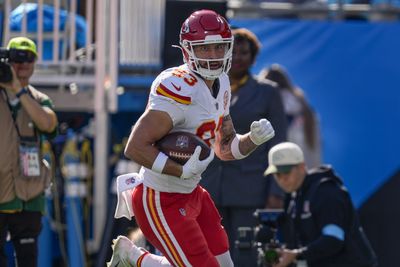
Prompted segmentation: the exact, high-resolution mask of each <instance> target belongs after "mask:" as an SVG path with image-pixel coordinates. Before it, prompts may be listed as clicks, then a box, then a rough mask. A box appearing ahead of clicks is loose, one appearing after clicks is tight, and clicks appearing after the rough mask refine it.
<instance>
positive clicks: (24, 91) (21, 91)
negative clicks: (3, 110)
mask: <svg viewBox="0 0 400 267" xmlns="http://www.w3.org/2000/svg"><path fill="white" fill-rule="evenodd" d="M27 93H28V90H26V88H25V87H24V88H22V89H21V90H20V91H19V92H18V93H16V94H15V96H16V97H17V98H20V97H21V96H22V95H24V94H27Z"/></svg>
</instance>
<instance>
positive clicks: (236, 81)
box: [201, 28, 287, 266]
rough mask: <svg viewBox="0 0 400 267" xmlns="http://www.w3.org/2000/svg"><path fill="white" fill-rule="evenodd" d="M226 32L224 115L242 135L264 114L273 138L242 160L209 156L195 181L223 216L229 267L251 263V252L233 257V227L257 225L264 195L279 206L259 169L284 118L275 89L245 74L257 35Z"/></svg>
mask: <svg viewBox="0 0 400 267" xmlns="http://www.w3.org/2000/svg"><path fill="white" fill-rule="evenodd" d="M232 33H233V35H234V38H235V39H234V40H235V41H234V46H233V59H232V68H231V70H230V72H229V79H230V82H231V90H232V98H231V106H230V115H231V117H232V121H233V123H234V125H235V129H236V132H237V133H238V134H245V133H246V132H247V131H248V129H249V127H250V124H251V123H252V122H253V121H257V120H259V119H261V118H267V119H268V120H269V121H270V122H271V124H272V125H273V127H274V129H275V137H274V138H272V139H271V141H269V142H267V143H265V144H263V145H261V146H259V148H258V149H257V150H256V151H254V152H253V153H252V154H251V155H250V156H248V157H247V158H245V159H243V160H240V161H225V162H223V161H220V160H218V159H214V161H213V162H211V164H210V165H209V166H208V168H207V170H206V171H205V172H204V173H203V179H202V180H201V184H202V186H203V187H205V188H206V189H207V190H208V191H209V192H210V194H211V196H212V198H213V200H214V201H215V203H216V206H217V208H218V210H219V212H220V214H221V216H222V218H223V219H222V224H223V225H224V227H225V229H226V231H227V233H228V236H229V241H230V247H231V253H232V255H233V259H234V263H235V266H256V262H255V260H256V259H255V257H252V255H251V251H250V250H249V251H247V252H248V253H247V252H246V251H240V255H239V253H237V252H236V251H235V245H234V242H235V240H237V229H238V227H242V226H248V227H254V226H255V225H256V224H257V221H256V218H254V216H253V213H254V211H255V210H256V209H257V208H264V207H265V203H266V201H267V198H268V202H269V205H272V206H274V205H281V197H282V198H283V192H282V191H281V189H280V188H279V186H278V185H277V184H276V183H275V181H274V180H273V179H272V176H271V178H270V179H265V177H263V171H264V170H265V167H266V165H267V154H268V150H269V149H270V147H272V146H273V145H275V144H277V143H280V142H282V141H285V140H286V128H287V122H286V118H285V113H284V109H283V104H282V100H281V96H280V94H279V91H278V89H276V88H275V87H274V86H273V83H271V82H265V81H258V80H257V79H255V77H253V76H252V75H251V74H250V67H251V66H252V65H253V63H254V62H255V58H256V56H257V54H258V52H259V49H260V43H259V41H258V39H257V37H256V36H255V35H254V34H253V33H252V32H250V31H249V30H247V29H243V28H241V29H234V30H233V31H232ZM271 182H273V183H274V184H273V186H271V185H270V183H271ZM275 195H277V196H275ZM276 200H278V201H276ZM272 202H278V204H273V203H272ZM282 204H283V202H282Z"/></svg>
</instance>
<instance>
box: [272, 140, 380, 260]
mask: <svg viewBox="0 0 400 267" xmlns="http://www.w3.org/2000/svg"><path fill="white" fill-rule="evenodd" d="M268 160H269V167H268V168H267V170H266V171H265V175H268V174H274V177H275V179H276V181H277V183H278V185H279V186H280V187H281V188H282V189H283V190H284V191H285V192H286V193H287V195H286V199H285V209H284V210H285V215H286V216H285V220H283V223H282V225H280V229H281V231H282V239H283V240H282V242H283V243H285V244H286V245H287V246H286V248H282V249H281V250H280V260H279V263H277V264H275V265H274V267H285V266H289V265H290V264H292V263H294V262H296V260H299V259H300V260H305V261H306V262H307V266H308V267H317V266H318V267H333V266H335V267H345V266H348V267H350V266H351V267H361V266H364V267H372V266H377V260H376V256H375V253H374V251H373V250H372V248H371V246H370V244H369V241H368V239H367V237H366V236H365V234H364V232H363V229H362V227H361V225H360V223H359V220H358V216H357V212H356V210H355V208H354V206H353V204H352V201H351V197H350V195H349V192H348V191H347V189H346V188H345V187H344V185H343V182H342V180H341V179H340V178H339V177H338V176H337V175H336V174H335V172H334V170H333V169H332V168H331V167H330V166H325V165H323V166H320V167H318V168H315V169H312V170H307V168H306V165H305V163H304V155H303V151H302V150H301V149H300V147H299V146H298V145H296V144H294V143H291V142H284V143H280V144H277V145H275V146H274V147H272V148H271V150H270V151H269V153H268Z"/></svg>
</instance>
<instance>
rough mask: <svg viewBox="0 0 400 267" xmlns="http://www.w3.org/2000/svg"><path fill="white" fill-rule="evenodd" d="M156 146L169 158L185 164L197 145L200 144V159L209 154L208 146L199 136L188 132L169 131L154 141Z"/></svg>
mask: <svg viewBox="0 0 400 267" xmlns="http://www.w3.org/2000/svg"><path fill="white" fill-rule="evenodd" d="M155 145H156V147H157V148H158V149H159V150H160V151H161V152H163V153H164V154H165V155H167V156H168V157H169V158H170V159H172V160H174V161H176V162H177V163H179V164H182V165H183V164H185V163H186V161H188V159H189V158H190V157H191V156H192V154H193V152H194V150H195V149H196V147H197V146H201V153H200V160H203V159H206V158H207V157H208V156H209V155H210V151H211V150H210V147H209V146H208V145H207V143H206V142H204V141H203V139H201V138H200V137H198V136H197V135H195V134H192V133H189V132H173V133H169V134H167V135H166V136H164V137H163V138H161V139H160V140H158V141H157V142H156V144H155Z"/></svg>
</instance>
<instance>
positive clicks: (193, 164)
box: [181, 146, 214, 179]
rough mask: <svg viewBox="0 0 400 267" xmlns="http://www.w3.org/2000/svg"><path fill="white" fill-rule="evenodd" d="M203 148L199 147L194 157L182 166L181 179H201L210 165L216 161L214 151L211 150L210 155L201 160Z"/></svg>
mask: <svg viewBox="0 0 400 267" xmlns="http://www.w3.org/2000/svg"><path fill="white" fill-rule="evenodd" d="M200 152H201V147H200V146H197V147H196V149H195V150H194V152H193V155H192V156H191V157H190V158H189V160H188V161H187V162H186V163H185V165H183V166H182V175H181V179H190V178H195V177H199V176H200V175H201V174H202V173H203V172H204V171H205V170H206V168H207V166H208V164H210V162H211V161H212V160H213V159H214V150H213V149H211V151H210V155H209V156H208V157H207V158H206V159H203V160H200V159H199V157H200Z"/></svg>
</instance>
